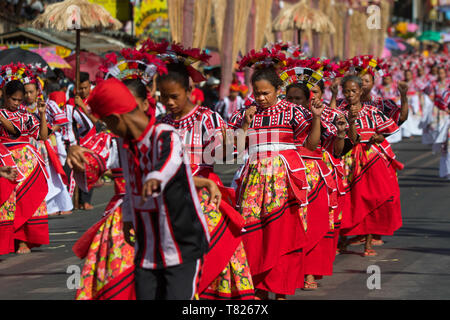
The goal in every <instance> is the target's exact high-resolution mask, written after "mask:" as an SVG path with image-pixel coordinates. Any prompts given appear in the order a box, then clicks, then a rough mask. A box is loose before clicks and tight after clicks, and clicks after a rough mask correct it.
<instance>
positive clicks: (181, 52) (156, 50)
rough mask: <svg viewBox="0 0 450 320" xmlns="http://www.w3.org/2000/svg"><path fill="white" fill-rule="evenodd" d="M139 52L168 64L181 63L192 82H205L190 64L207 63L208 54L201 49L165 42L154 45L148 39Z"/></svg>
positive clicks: (154, 43)
mask: <svg viewBox="0 0 450 320" xmlns="http://www.w3.org/2000/svg"><path fill="white" fill-rule="evenodd" d="M140 51H141V52H147V53H152V54H157V55H158V58H159V59H161V60H163V61H166V62H168V63H180V62H181V63H183V64H184V65H185V66H186V68H187V71H188V73H189V76H190V77H191V78H192V80H193V81H194V82H202V81H205V80H206V79H205V77H204V76H203V75H202V74H201V73H200V71H198V70H196V69H195V68H194V67H192V64H194V63H196V62H203V63H208V61H209V59H210V58H211V56H210V55H209V54H207V53H206V52H205V51H203V50H201V49H198V48H188V49H185V48H184V47H183V46H182V45H181V44H179V43H175V42H173V43H169V42H167V41H165V40H163V41H162V42H160V43H156V42H154V41H152V40H150V39H147V40H146V41H145V42H144V43H143V44H142V47H141V49H140Z"/></svg>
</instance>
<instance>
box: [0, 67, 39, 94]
mask: <svg viewBox="0 0 450 320" xmlns="http://www.w3.org/2000/svg"><path fill="white" fill-rule="evenodd" d="M46 72H47V67H45V68H41V66H40V65H39V64H28V65H25V64H23V63H21V62H18V63H11V64H9V65H4V66H1V67H0V88H3V87H4V86H5V85H6V83H8V82H10V81H12V80H19V81H20V82H22V83H23V84H28V83H35V84H36V85H37V87H38V91H39V93H40V94H42V92H43V82H42V80H41V79H40V78H39V76H41V75H43V74H45V73H46Z"/></svg>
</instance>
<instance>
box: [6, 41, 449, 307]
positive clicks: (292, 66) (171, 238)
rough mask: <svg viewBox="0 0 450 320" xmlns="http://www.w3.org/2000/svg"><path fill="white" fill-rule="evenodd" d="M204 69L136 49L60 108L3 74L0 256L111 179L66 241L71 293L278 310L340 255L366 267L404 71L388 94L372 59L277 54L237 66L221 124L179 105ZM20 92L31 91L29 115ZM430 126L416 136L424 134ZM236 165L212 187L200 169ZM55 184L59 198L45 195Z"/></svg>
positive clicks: (21, 76) (31, 75)
mask: <svg viewBox="0 0 450 320" xmlns="http://www.w3.org/2000/svg"><path fill="white" fill-rule="evenodd" d="M208 59H209V56H208V55H207V54H205V53H204V52H203V51H201V50H200V49H185V48H183V47H182V46H181V45H179V44H175V43H168V42H165V41H163V42H160V43H156V42H153V41H151V40H147V41H146V42H144V43H143V44H142V45H141V46H140V47H139V49H138V48H133V49H124V50H122V51H121V52H120V55H116V54H114V53H112V54H109V55H107V57H106V59H105V62H104V64H103V65H102V66H100V67H99V69H100V70H101V71H103V72H104V74H105V78H104V80H103V81H100V82H98V83H97V84H96V86H95V88H94V89H93V90H92V91H89V92H87V93H84V94H83V96H80V95H77V96H76V98H75V99H74V101H73V102H71V103H68V102H66V101H64V99H63V96H64V97H65V95H64V93H62V92H54V93H52V95H49V99H48V100H47V103H45V102H44V100H43V99H42V97H39V93H40V92H42V88H41V87H40V84H39V83H40V82H39V77H38V76H37V72H38V71H39V70H38V71H35V70H31V69H30V68H29V67H27V66H23V65H20V66H16V65H11V66H5V67H3V68H4V69H2V70H5V71H4V74H5V75H9V76H10V78H11V79H8V78H7V77H6V76H5V77H4V78H5V81H4V91H3V103H4V106H3V109H2V110H1V111H0V112H1V117H0V121H1V123H2V125H1V126H0V128H1V129H2V132H1V134H2V137H1V139H2V145H1V149H0V150H2V157H1V159H2V167H1V169H0V170H1V171H0V175H1V178H0V181H1V183H2V189H1V190H2V192H1V198H2V199H1V201H2V203H1V204H2V206H1V211H0V212H1V219H2V220H1V221H0V228H3V230H5V232H6V231H7V232H9V233H4V232H3V230H2V235H1V237H0V241H1V242H0V248H1V249H2V250H3V251H2V252H0V253H3V254H4V253H9V252H12V250H18V249H17V246H19V247H20V248H22V249H23V250H25V249H28V250H29V248H30V247H32V246H34V245H42V244H46V243H48V223H47V214H48V213H47V212H49V208H50V207H52V206H55V207H57V209H55V210H58V211H59V212H63V211H65V210H71V209H72V208H63V205H62V203H67V201H66V200H61V199H71V196H72V194H73V186H74V184H77V185H78V187H79V188H80V189H81V191H82V192H85V193H87V194H88V193H89V192H92V189H93V187H94V186H95V184H96V183H97V181H98V180H99V179H100V178H101V177H102V176H103V175H105V174H108V175H110V176H111V177H112V178H113V181H114V190H115V194H114V196H113V198H112V199H111V201H110V203H109V204H108V205H107V207H106V209H105V213H104V216H103V218H102V219H101V220H100V221H99V222H98V223H96V224H95V225H94V226H92V227H91V228H90V229H89V230H88V231H87V232H86V233H85V234H84V235H83V236H82V237H81V238H80V239H79V240H78V242H77V243H76V244H75V246H74V247H73V250H74V252H75V254H76V255H77V256H78V257H79V258H80V259H85V263H84V267H83V271H82V277H81V285H80V289H78V291H77V294H76V298H77V299H101V300H103V299H104V300H106V299H269V293H273V294H275V298H276V299H280V300H283V299H286V298H287V296H288V295H294V294H295V291H296V290H297V289H303V290H317V289H318V282H317V281H318V280H319V279H321V278H322V277H324V276H331V275H332V274H333V263H334V260H335V257H336V255H338V254H343V253H346V252H347V246H348V245H352V244H363V245H364V250H363V251H362V252H361V255H362V256H374V255H376V254H377V252H376V251H375V250H374V249H373V246H374V245H381V244H383V241H382V240H381V236H390V235H393V234H394V232H395V231H396V230H398V229H399V228H400V227H401V225H402V218H401V208H400V190H399V185H398V181H397V171H398V170H401V169H402V168H403V165H402V164H401V163H400V162H399V161H397V160H396V157H395V154H394V152H393V151H392V148H391V145H390V142H389V139H390V137H392V136H395V135H396V134H398V132H400V131H401V129H403V127H405V124H407V123H408V121H410V120H411V114H413V115H414V114H415V111H414V110H415V109H414V108H416V107H412V106H411V103H410V102H409V101H408V100H410V99H409V98H410V96H411V94H410V91H411V86H412V82H411V81H412V80H414V79H416V78H414V77H415V76H411V75H409V76H407V77H405V78H404V79H400V80H401V81H400V82H399V84H398V92H397V91H396V92H395V93H393V94H392V95H390V96H387V95H383V94H378V95H374V94H373V88H374V87H377V86H376V84H377V83H380V79H381V81H382V82H383V83H384V84H385V86H384V87H387V86H388V85H389V80H385V79H386V78H389V74H388V72H389V70H388V69H389V66H387V65H386V62H383V61H381V60H377V59H374V58H373V57H371V56H360V57H355V58H354V59H350V60H347V61H343V62H341V63H332V62H330V61H329V60H321V59H317V58H307V57H304V56H302V54H301V53H300V52H299V51H298V50H295V49H294V50H293V49H292V48H290V47H289V46H288V45H284V44H276V45H272V46H271V47H266V48H264V49H262V50H261V51H259V52H255V51H252V52H250V53H249V54H247V55H246V56H244V57H243V58H242V59H241V60H240V61H239V67H240V69H241V70H245V69H250V70H251V71H252V75H251V95H249V96H248V97H246V99H245V103H244V104H241V106H242V107H240V108H238V109H237V110H233V111H234V112H232V114H230V115H229V117H227V119H226V120H224V119H223V118H222V117H221V116H220V115H219V113H217V112H216V111H214V110H211V109H210V108H207V107H203V106H201V105H195V104H193V103H192V101H191V99H190V98H191V91H192V88H193V87H192V84H193V83H196V82H201V81H204V77H203V75H202V73H201V72H200V71H199V70H197V69H195V68H194V67H193V64H196V65H197V64H198V63H199V62H200V63H207V61H208ZM23 70H26V72H25V73H24V72H23ZM408 70H411V67H409V68H408ZM438 70H443V71H444V72H447V66H446V65H442V68H438ZM406 71H407V70H405V76H406V73H407V72H406ZM440 72H441V71H439V72H438V73H440ZM442 77H443V78H442ZM442 79H443V80H444V81H442ZM27 81H31V83H34V84H36V85H34V86H35V87H36V89H37V92H38V94H37V96H38V97H37V98H36V100H35V101H34V102H35V107H34V109H33V104H29V105H28V106H27V105H26V103H25V101H24V97H27V92H28V91H27V90H26V89H25V88H24V87H26V86H27V83H28V82H27ZM422 81H423V82H425V80H424V79H422ZM446 81H447V79H446V74H445V73H444V74H443V75H441V76H438V77H437V78H436V81H435V82H430V81H428V82H427V83H426V85H423V87H422V88H423V89H422V91H423V92H424V95H428V96H429V99H430V100H431V101H433V102H434V105H435V106H436V107H437V108H439V110H442V111H443V112H445V114H446V117H447V118H446V119H447V120H446V121H447V131H448V105H449V101H448V99H449V94H448V89H449V88H448V81H447V82H446ZM418 82H419V81H417V83H418ZM24 83H25V85H24ZM233 85H234V86H236V84H233ZM445 86H446V87H445ZM22 88H23V90H22ZM414 88H415V87H414ZM430 88H433V89H430ZM381 89H382V88H381ZM381 89H380V90H381ZM428 90H431V91H428ZM380 92H385V91H382V90H381V91H380ZM426 92H429V94H427V93H426ZM431 92H432V93H431ZM326 97H327V98H326ZM421 99H422V98H421ZM419 100H420V99H419ZM27 101H28V100H27ZM158 105H160V106H161V105H162V106H164V108H165V110H166V112H165V113H161V112H159V111H158V110H160V108H158ZM50 109H51V110H50ZM432 109H434V108H432ZM52 110H55V111H52ZM432 112H435V111H432ZM442 117H445V116H442ZM431 119H434V118H433V117H431V118H430V123H427V126H425V125H424V122H423V121H422V120H421V124H420V125H421V126H424V128H427V129H426V130H431V129H430V126H429V124H431V121H432V120H431ZM439 121H442V118H439ZM412 126H413V125H411V126H410V127H412ZM408 128H409V127H408ZM58 133H59V135H58ZM412 134H414V133H412ZM52 135H55V137H54V138H51V136H52ZM52 139H53V140H52ZM58 139H60V141H63V143H53V144H52V141H54V140H56V141H59V140H58ZM36 141H38V142H36ZM39 141H42V142H39ZM64 142H65V143H64ZM446 143H447V140H446ZM61 146H63V148H61ZM64 146H65V147H64ZM60 149H64V150H60ZM53 159H54V160H53ZM56 160H59V162H56ZM230 160H231V162H230ZM237 162H240V163H242V165H241V167H240V169H239V170H238V172H237V173H236V175H235V179H234V181H233V184H232V186H233V187H231V186H225V185H224V184H223V182H222V181H221V179H220V177H219V176H218V175H217V174H216V173H215V172H214V164H216V163H237ZM67 167H69V168H70V169H71V170H68V168H67ZM64 169H65V170H64ZM44 185H45V186H48V187H46V188H45V189H44V188H43V186H44ZM33 188H35V189H36V190H35V191H32V189H33ZM55 188H60V189H64V190H65V192H59V193H56V195H55V196H53V197H50V196H49V194H50V193H51V192H50V190H55ZM4 190H5V191H4ZM374 190H376V192H374ZM6 191H7V192H6ZM28 192H29V193H28ZM33 192H37V193H38V194H39V195H40V196H39V197H37V196H36V193H33ZM66 192H67V194H66ZM31 194H33V196H31ZM55 197H60V198H58V199H59V200H56V198H55ZM53 198H55V200H54V201H53V202H51V200H52V199H53ZM31 199H32V200H33V201H31ZM52 203H53V204H52ZM46 208H47V209H46ZM52 210H53V209H52ZM39 228H41V229H39ZM39 236H41V237H42V239H41V238H39ZM350 236H354V237H353V238H348V237H350ZM34 237H36V238H34ZM45 237H46V238H45ZM38 238H39V239H38ZM15 242H16V248H14V244H15ZM20 248H19V249H20ZM24 248H25V249H24ZM23 250H22V251H23Z"/></svg>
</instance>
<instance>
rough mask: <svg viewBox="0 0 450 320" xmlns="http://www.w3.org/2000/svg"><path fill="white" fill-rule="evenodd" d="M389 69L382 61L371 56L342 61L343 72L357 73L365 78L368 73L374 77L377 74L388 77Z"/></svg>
mask: <svg viewBox="0 0 450 320" xmlns="http://www.w3.org/2000/svg"><path fill="white" fill-rule="evenodd" d="M387 68H388V66H387V65H386V64H382V61H381V60H380V59H375V58H374V57H373V56H371V55H363V56H356V57H354V58H352V59H349V60H347V61H342V62H341V64H340V69H341V70H342V71H348V72H351V73H356V74H357V75H359V76H363V75H365V74H366V73H369V74H371V75H372V76H375V74H378V75H379V76H386V75H387V73H388V72H387Z"/></svg>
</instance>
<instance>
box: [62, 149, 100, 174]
mask: <svg viewBox="0 0 450 320" xmlns="http://www.w3.org/2000/svg"><path fill="white" fill-rule="evenodd" d="M85 152H89V153H94V152H93V151H92V150H89V149H87V148H83V147H80V146H78V145H73V146H70V147H69V151H68V153H67V165H68V166H69V167H70V168H71V169H73V170H75V171H80V172H84V165H85V164H86V158H85V157H84V153H85Z"/></svg>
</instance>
